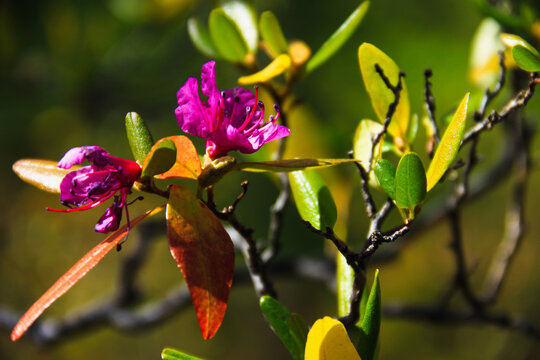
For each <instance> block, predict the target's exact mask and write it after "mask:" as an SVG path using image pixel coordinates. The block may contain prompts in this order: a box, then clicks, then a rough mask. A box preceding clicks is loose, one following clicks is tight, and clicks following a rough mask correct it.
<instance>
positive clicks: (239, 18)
mask: <svg viewBox="0 0 540 360" xmlns="http://www.w3.org/2000/svg"><path fill="white" fill-rule="evenodd" d="M221 8H222V9H223V11H224V12H225V14H227V16H228V17H229V19H231V20H232V21H234V22H235V23H236V26H237V27H238V29H239V30H240V34H241V35H242V37H243V38H244V41H245V44H246V45H247V47H248V49H249V52H252V53H254V52H255V51H257V45H258V41H259V32H258V29H257V17H256V15H255V11H253V8H252V7H251V6H250V5H249V4H247V3H245V2H243V1H229V2H226V3H225V4H223V6H221Z"/></svg>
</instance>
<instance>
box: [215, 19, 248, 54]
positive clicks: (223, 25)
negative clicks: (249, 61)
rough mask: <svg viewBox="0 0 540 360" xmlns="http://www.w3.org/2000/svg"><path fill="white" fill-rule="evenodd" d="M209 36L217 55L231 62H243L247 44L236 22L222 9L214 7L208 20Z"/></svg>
mask: <svg viewBox="0 0 540 360" xmlns="http://www.w3.org/2000/svg"><path fill="white" fill-rule="evenodd" d="M208 27H209V30H210V37H211V38H212V42H213V43H214V45H215V47H216V49H217V50H218V53H219V55H221V56H223V57H224V58H225V59H226V60H228V61H232V62H239V63H241V62H244V59H245V57H246V54H247V53H248V48H247V44H246V42H245V41H244V38H243V37H242V35H241V34H240V30H239V29H238V27H237V25H236V23H235V22H234V21H233V20H231V19H230V18H229V17H228V16H227V15H226V14H225V11H224V10H223V9H214V10H212V12H211V13H210V18H209V20H208Z"/></svg>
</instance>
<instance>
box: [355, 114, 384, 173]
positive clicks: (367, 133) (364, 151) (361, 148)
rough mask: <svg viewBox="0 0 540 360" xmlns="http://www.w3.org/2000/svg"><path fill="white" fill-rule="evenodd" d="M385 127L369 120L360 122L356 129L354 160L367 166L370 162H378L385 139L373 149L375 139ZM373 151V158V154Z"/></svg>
mask: <svg viewBox="0 0 540 360" xmlns="http://www.w3.org/2000/svg"><path fill="white" fill-rule="evenodd" d="M382 129H383V126H382V125H381V124H379V123H378V122H375V121H373V120H369V119H363V120H360V122H359V123H358V126H357V127H356V132H355V133H354V140H353V154H354V158H355V159H358V160H361V161H362V162H363V164H365V165H367V164H368V163H369V160H370V159H372V160H373V161H377V159H378V158H380V157H381V152H382V143H383V138H382V137H381V140H380V141H379V143H378V144H377V145H376V146H375V148H374V149H373V138H374V137H375V136H376V135H377V134H378V133H380V132H381V131H382ZM372 150H373V158H371V152H372Z"/></svg>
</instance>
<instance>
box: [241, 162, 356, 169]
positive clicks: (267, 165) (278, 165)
mask: <svg viewBox="0 0 540 360" xmlns="http://www.w3.org/2000/svg"><path fill="white" fill-rule="evenodd" d="M351 162H358V160H356V159H290V160H289V159H288V160H274V161H259V162H239V163H237V164H236V168H235V170H240V171H253V172H267V171H270V172H291V171H298V170H304V169H307V168H323V167H328V166H335V165H340V164H345V163H351Z"/></svg>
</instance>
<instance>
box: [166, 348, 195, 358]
mask: <svg viewBox="0 0 540 360" xmlns="http://www.w3.org/2000/svg"><path fill="white" fill-rule="evenodd" d="M161 359H163V360H203V359H202V358H199V357H196V356H192V355H188V354H186V353H183V352H181V351H178V350H176V349H171V348H165V349H163V351H162V352H161Z"/></svg>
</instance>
